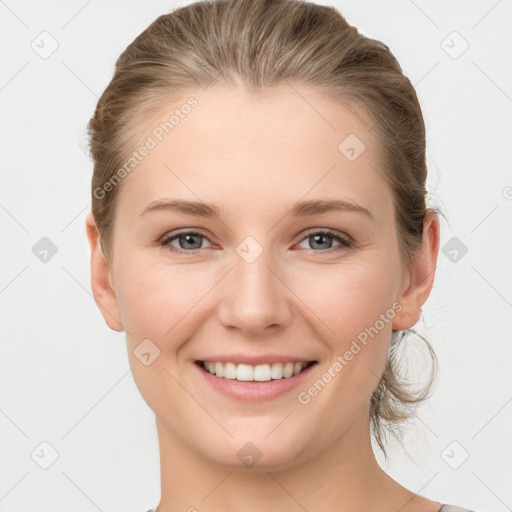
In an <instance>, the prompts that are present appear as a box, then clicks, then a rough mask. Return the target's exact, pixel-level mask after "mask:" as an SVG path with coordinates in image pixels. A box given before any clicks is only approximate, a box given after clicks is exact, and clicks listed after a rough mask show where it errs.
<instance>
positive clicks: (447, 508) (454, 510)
mask: <svg viewBox="0 0 512 512" xmlns="http://www.w3.org/2000/svg"><path fill="white" fill-rule="evenodd" d="M147 512H155V509H154V508H150V509H149V510H148V511H147ZM437 512H475V511H473V510H469V509H468V508H461V507H456V506H455V505H443V506H442V507H441V508H440V509H439V510H438V511H437Z"/></svg>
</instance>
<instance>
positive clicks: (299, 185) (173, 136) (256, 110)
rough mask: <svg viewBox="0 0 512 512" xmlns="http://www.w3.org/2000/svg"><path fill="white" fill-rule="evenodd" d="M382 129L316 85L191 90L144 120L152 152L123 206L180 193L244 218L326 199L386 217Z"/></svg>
mask: <svg viewBox="0 0 512 512" xmlns="http://www.w3.org/2000/svg"><path fill="white" fill-rule="evenodd" d="M190 98H193V101H191V100H190ZM187 100H188V101H187ZM190 105H194V106H193V107H191V106H190ZM373 124H374V123H373V120H372V119H371V118H370V117H369V116H368V115H367V114H366V113H365V111H364V110H363V109H359V108H357V107H356V106H355V105H354V104H351V103H341V102H339V101H335V100H334V99H333V98H331V97H329V96H327V95H326V94H324V93H322V91H320V90H318V89H315V88H311V87H304V86H297V85H288V84H287V85H283V86H280V87H276V88H273V89H271V90H265V91H262V92H257V93H256V92H250V91H247V90H246V89H243V88H225V87H221V86H215V87H208V88H206V89H205V90H199V89H198V90H190V91H187V92H186V93H183V94H182V95H180V96H179V97H178V96H176V97H175V98H173V99H172V100H169V101H168V102H163V103H162V105H161V107H159V108H158V110H156V111H154V112H152V114H151V115H150V116H147V117H146V118H145V119H144V120H143V121H142V120H141V122H140V128H139V129H140V133H141V137H140V143H139V144H138V146H137V147H136V148H134V149H135V150H137V148H139V147H142V146H143V145H146V146H148V147H149V146H151V149H150V150H148V151H145V153H146V155H145V156H144V157H143V158H141V159H140V161H138V162H137V165H136V167H135V168H134V169H133V171H132V172H130V176H129V177H127V178H125V180H124V182H123V184H122V185H123V187H122V188H123V192H122V193H121V194H120V195H121V197H120V200H119V207H120V208H126V209H130V210H134V209H137V210H138V211H139V212H140V211H141V210H142V209H143V208H144V207H145V205H147V204H148V203H149V202H151V201H154V200H155V199H158V198H160V197H163V196H165V195H171V196H173V197H175V196H179V197H183V198H188V199H194V200H198V199H199V200H200V199H204V200H205V201H208V202H212V203H216V204H217V203H218V204H220V205H221V206H222V207H223V209H227V208H229V205H230V204H232V205H233V207H234V208H237V211H238V212H241V211H243V208H244V207H247V208H248V207H251V208H252V209H253V211H254V208H258V207H260V208H261V207H262V205H264V204H266V203H267V202H269V201H270V202H274V203H275V202H276V201H277V202H281V203H283V202H285V203H287V204H288V203H290V202H295V201H297V200H299V199H301V198H304V199H313V198H315V197H323V198H349V199H352V200H353V201H356V202H358V203H359V204H362V205H363V206H365V207H367V208H369V209H372V210H373V211H375V213H376V215H378V214H379V213H381V214H382V213H385V212H384V211H381V212H379V211H376V210H378V209H379V207H380V208H381V209H385V208H388V209H389V206H390V201H391V194H390V190H388V187H387V185H386V183H385V182H384V180H383V177H382V176H383V170H382V169H381V168H380V161H379V160H380V159H379V155H378V141H377V139H376V136H375V134H374V133H373V132H372V131H371V129H372V126H373Z"/></svg>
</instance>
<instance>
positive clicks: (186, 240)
mask: <svg viewBox="0 0 512 512" xmlns="http://www.w3.org/2000/svg"><path fill="white" fill-rule="evenodd" d="M201 239H205V240H208V238H207V237H206V236H205V235H202V234H201V233H198V232H196V231H182V232H180V233H175V234H170V235H166V236H165V237H164V238H163V239H162V240H161V241H160V242H159V244H160V245H161V246H162V247H166V248H167V249H169V250H170V251H172V252H176V253H189V254H191V255H193V254H194V253H195V252H196V251H199V250H201V249H203V247H201V246H202V242H201ZM329 239H334V240H336V241H338V242H339V245H338V246H335V247H334V248H333V246H332V242H330V243H329V242H328V240H329ZM302 240H307V241H308V242H309V243H310V244H311V245H312V246H313V249H315V248H317V249H322V250H320V251H314V252H330V251H331V250H334V251H336V250H340V249H344V248H347V247H350V246H351V245H352V244H353V242H352V240H351V239H349V238H348V237H347V238H345V237H342V236H340V235H339V234H338V233H337V232H336V231H333V230H331V229H323V230H319V231H311V232H310V233H308V234H307V236H306V237H305V238H303V239H302ZM175 241H176V242H177V243H178V247H176V246H175V245H173V242H175ZM315 246H316V247H315Z"/></svg>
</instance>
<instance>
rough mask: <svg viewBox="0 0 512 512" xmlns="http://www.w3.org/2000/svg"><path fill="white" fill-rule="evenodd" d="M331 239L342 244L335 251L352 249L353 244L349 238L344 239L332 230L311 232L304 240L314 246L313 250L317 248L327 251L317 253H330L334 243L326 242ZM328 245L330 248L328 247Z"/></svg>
mask: <svg viewBox="0 0 512 512" xmlns="http://www.w3.org/2000/svg"><path fill="white" fill-rule="evenodd" d="M329 239H334V240H337V241H338V242H340V245H338V246H337V247H335V248H334V249H333V250H335V251H336V250H340V249H344V248H347V247H350V246H351V245H352V243H353V242H352V240H350V239H349V238H345V237H342V236H340V235H338V234H337V232H336V231H333V230H331V229H323V230H320V231H311V232H310V233H309V234H308V235H307V236H306V238H304V239H303V240H307V241H308V242H309V243H310V244H311V245H312V246H313V248H315V246H316V248H320V249H325V250H323V251H315V252H330V249H332V242H331V243H330V244H329V243H328V242H326V241H328V240H329ZM326 245H327V246H328V247H326Z"/></svg>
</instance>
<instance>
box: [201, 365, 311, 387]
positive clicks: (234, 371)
mask: <svg viewBox="0 0 512 512" xmlns="http://www.w3.org/2000/svg"><path fill="white" fill-rule="evenodd" d="M307 364H308V363H306V362H304V363H295V364H294V363H285V364H283V363H272V364H259V365H256V366H252V365H250V364H242V363H241V364H235V363H219V362H212V361H203V366H204V368H205V369H206V370H207V371H208V372H210V373H211V374H212V375H217V377H224V378H225V379H231V380H234V379H236V380H239V381H242V382H251V381H258V382H265V381H269V380H277V379H283V378H285V379H288V378H290V377H292V376H295V375H297V374H299V373H300V372H301V371H302V370H303V369H304V367H305V366H307Z"/></svg>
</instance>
